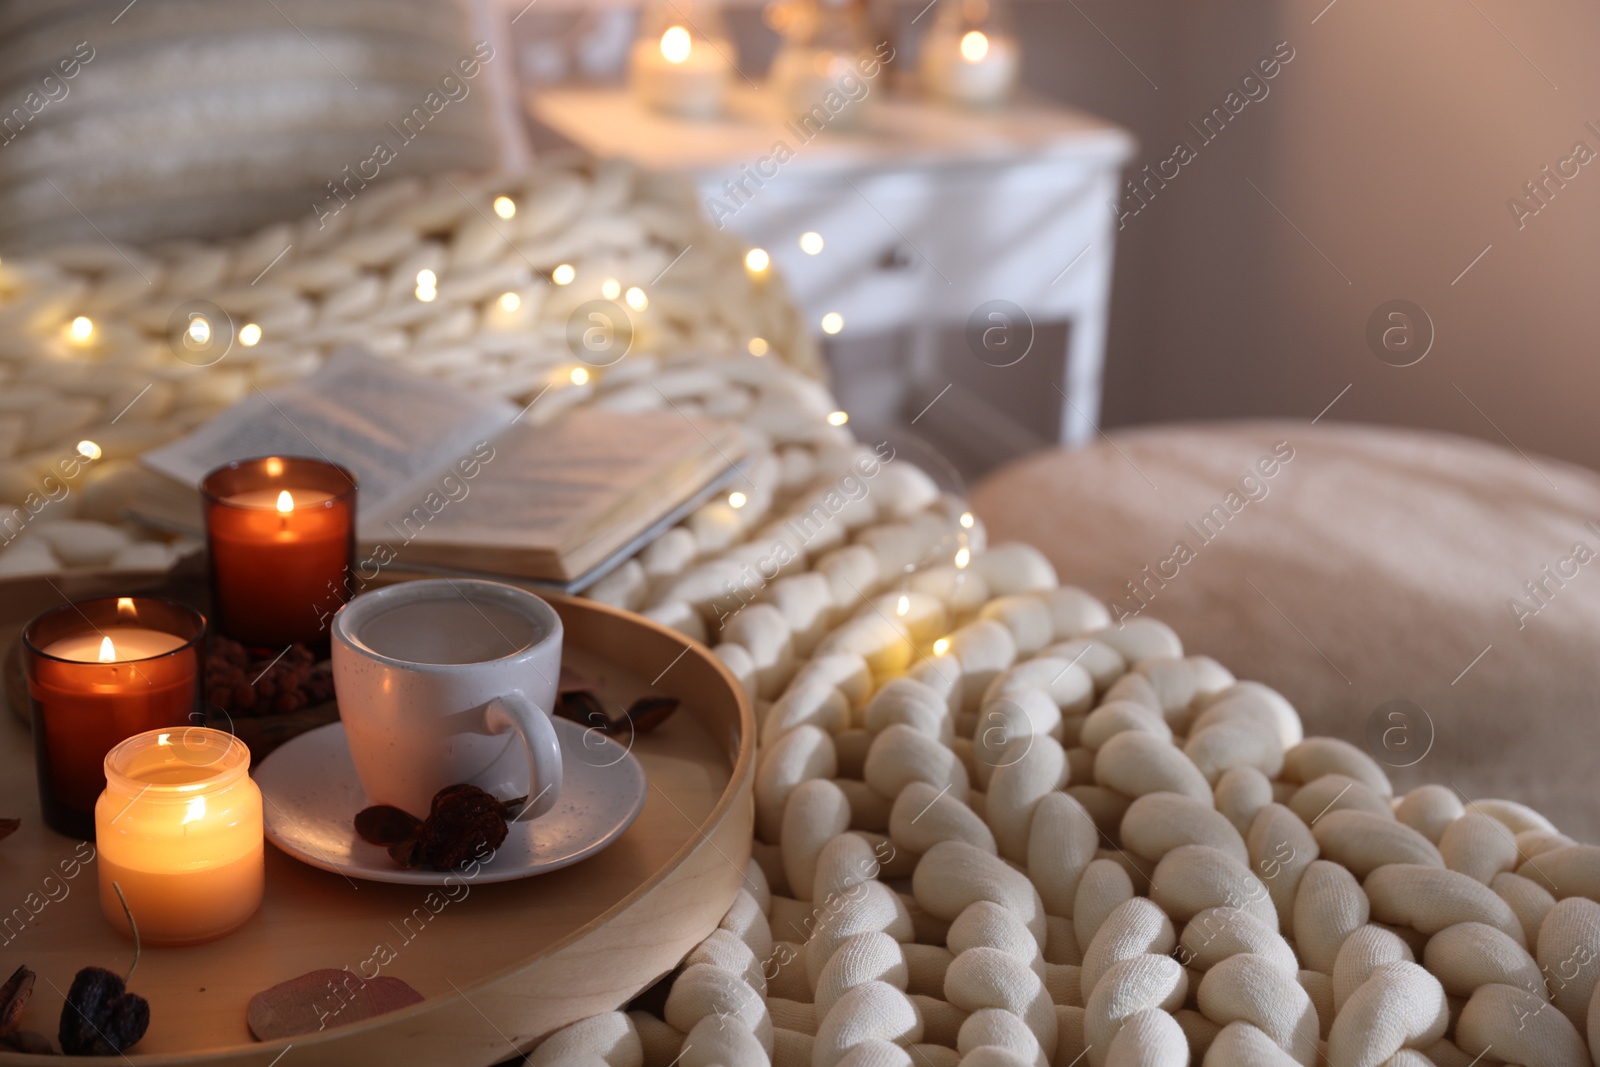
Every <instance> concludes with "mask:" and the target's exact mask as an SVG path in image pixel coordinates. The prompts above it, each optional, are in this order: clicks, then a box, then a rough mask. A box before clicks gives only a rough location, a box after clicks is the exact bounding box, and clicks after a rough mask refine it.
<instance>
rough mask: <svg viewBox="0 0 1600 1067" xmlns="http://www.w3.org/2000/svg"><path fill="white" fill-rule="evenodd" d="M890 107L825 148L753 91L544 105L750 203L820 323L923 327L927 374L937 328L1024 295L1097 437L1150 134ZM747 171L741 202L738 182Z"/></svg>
mask: <svg viewBox="0 0 1600 1067" xmlns="http://www.w3.org/2000/svg"><path fill="white" fill-rule="evenodd" d="M872 103H873V104H874V105H875V106H874V107H873V109H872V110H870V111H869V112H868V113H867V118H866V122H865V125H864V127H863V129H862V130H861V131H860V132H857V133H836V132H833V131H831V130H829V131H824V132H823V133H821V134H820V135H818V136H816V137H814V138H813V139H811V140H809V141H802V139H801V137H800V136H799V135H798V132H797V130H796V128H795V127H794V126H792V125H790V124H787V123H785V121H784V117H783V116H782V115H781V114H780V112H779V110H778V109H777V107H776V105H775V104H774V102H773V101H772V100H771V98H770V97H769V96H768V95H767V94H765V93H763V92H759V91H756V90H754V89H751V88H749V87H741V88H740V89H739V90H736V91H735V92H734V94H733V97H732V100H731V106H730V108H729V114H728V115H727V116H726V117H724V118H722V119H719V120H716V121H713V122H692V121H684V120H680V119H674V118H671V117H667V116H663V115H659V114H656V113H654V112H650V111H647V110H645V109H643V108H641V107H640V106H639V105H638V104H637V103H635V102H634V100H633V99H632V98H631V97H630V96H629V95H628V94H627V93H626V92H625V91H623V90H620V89H613V90H595V89H561V90H547V91H544V92H540V93H538V94H536V95H534V96H532V97H531V98H530V109H531V111H532V113H533V116H534V117H535V118H536V119H537V120H538V121H539V122H541V123H543V124H544V125H546V126H547V127H549V128H551V129H552V130H554V131H555V132H556V133H558V134H560V135H562V136H563V137H565V138H567V139H568V140H570V141H572V142H574V143H576V144H578V145H580V146H581V147H583V148H584V149H585V150H587V151H590V152H592V153H594V154H595V155H598V156H601V157H607V158H609V157H620V158H625V159H629V160H632V161H634V162H636V163H638V164H640V165H642V166H645V167H650V168H652V169H655V170H660V171H667V172H675V173H682V174H686V175H688V176H690V177H691V178H692V179H693V180H694V181H695V182H696V183H697V184H698V186H699V188H700V191H701V197H702V201H703V202H706V203H710V202H711V201H712V200H713V199H715V200H717V201H721V202H722V203H724V204H727V205H729V206H733V207H734V208H735V210H734V212H733V214H732V215H731V216H725V217H723V218H722V222H723V224H724V225H725V226H726V227H727V228H729V229H732V230H734V231H736V232H738V233H739V234H740V235H741V236H743V237H744V238H746V239H748V240H749V242H750V243H751V244H753V245H759V246H761V247H763V248H765V249H767V251H768V252H769V253H770V254H771V256H772V258H773V260H774V262H775V263H776V265H777V266H778V268H779V269H780V270H781V271H782V272H783V274H784V276H785V278H786V279H787V281H788V283H789V285H790V287H791V289H792V291H793V293H794V296H795V299H796V300H797V301H798V302H799V304H800V306H801V308H802V309H803V310H804V312H805V314H806V316H807V318H808V319H809V320H810V321H811V323H812V324H813V327H814V328H817V329H819V330H820V328H821V322H822V319H823V316H824V315H826V314H828V313H830V312H835V313H837V314H839V315H840V316H842V317H843V320H844V329H843V335H844V336H849V335H851V334H870V333H880V332H887V331H891V330H898V329H908V330H910V331H912V336H913V352H914V354H917V353H920V356H914V358H915V359H916V362H917V364H918V369H919V372H920V373H922V374H926V373H928V372H929V367H928V364H929V363H931V353H932V352H933V346H934V332H935V328H937V327H939V326H947V325H955V326H961V325H964V324H966V323H967V322H968V321H969V319H970V317H971V316H972V315H973V313H974V312H975V311H976V310H977V309H978V308H979V306H980V305H982V304H984V303H985V302H987V301H991V300H1004V301H1009V302H1011V303H1012V304H1014V305H1016V306H1017V307H1020V308H1021V309H1022V310H1023V311H1024V312H1026V314H1027V316H1028V317H1030V318H1031V319H1032V320H1033V321H1035V322H1052V321H1060V320H1067V321H1069V322H1070V324H1071V325H1070V329H1069V330H1068V333H1067V336H1068V343H1067V352H1066V355H1065V372H1064V375H1063V381H1062V386H1063V389H1064V391H1065V394H1066V396H1065V398H1064V399H1063V402H1062V405H1061V408H1062V417H1061V424H1060V439H1061V440H1062V441H1063V442H1066V443H1069V444H1076V443H1079V442H1081V441H1083V440H1085V439H1087V438H1088V437H1090V436H1091V435H1092V434H1093V433H1094V432H1095V426H1096V424H1097V421H1098V419H1099V412H1100V387H1101V366H1102V364H1103V362H1104V359H1105V332H1106V317H1107V310H1108V309H1107V305H1108V301H1109V297H1110V289H1111V264H1112V254H1113V251H1114V247H1115V238H1116V220H1115V218H1114V217H1113V215H1112V211H1111V208H1110V206H1109V205H1110V203H1111V202H1112V200H1113V199H1114V198H1115V197H1117V195H1118V192H1119V189H1118V186H1119V184H1120V170H1121V167H1122V165H1123V164H1124V163H1125V162H1126V161H1127V160H1128V159H1129V158H1130V156H1131V155H1132V153H1133V148H1134V142H1133V138H1132V137H1131V135H1129V134H1128V133H1127V132H1125V131H1124V130H1122V129H1121V128H1119V127H1117V126H1114V125H1112V124H1110V123H1108V122H1105V121H1102V120H1100V119H1096V118H1093V117H1092V116H1089V115H1086V114H1084V113H1082V112H1079V111H1074V110H1072V109H1069V108H1065V107H1059V106H1054V105H1045V104H1039V103H1034V102H1029V103H1025V104H1017V105H1014V106H1012V107H1008V108H1005V109H1002V110H989V111H965V110H955V109H951V108H946V107H942V106H938V105H935V104H930V103H924V102H921V101H914V100H903V99H891V98H888V97H883V98H879V99H875V100H873V101H872ZM779 141H782V142H784V143H785V144H786V145H787V146H788V147H789V148H790V149H792V150H793V153H794V154H793V158H792V159H789V160H788V161H787V162H784V163H782V164H781V165H774V163H773V162H769V163H764V164H762V166H761V168H760V169H761V170H762V171H765V172H766V173H767V174H771V175H772V176H771V177H765V178H762V180H761V184H760V185H759V186H758V185H757V184H756V182H754V181H751V180H748V179H747V178H746V176H747V175H748V174H750V173H754V172H756V169H757V163H758V162H759V161H762V160H764V159H768V160H770V159H771V158H772V157H773V149H774V145H775V143H777V142H779ZM747 168H748V169H747ZM774 171H775V173H774ZM740 179H746V184H745V191H744V192H741V193H740V194H739V196H738V198H737V200H736V199H735V198H734V197H732V196H730V194H729V192H728V190H727V188H726V187H725V183H727V182H729V181H734V182H738V181H739V180H740ZM713 206H714V205H713ZM719 214H723V212H722V211H721V209H720V208H718V209H717V210H716V212H715V213H714V214H713V217H717V215H719ZM808 231H814V232H816V233H818V234H820V235H821V236H822V238H823V241H824V249H823V252H822V253H821V254H820V255H808V254H806V252H804V251H802V249H801V247H800V244H799V237H800V235H801V234H802V233H806V232H808ZM994 322H995V323H996V324H997V325H999V324H1001V322H1000V320H994ZM994 336H995V337H996V338H1000V337H1002V336H1003V335H1000V334H996V335H994ZM923 384H924V386H927V385H932V387H933V388H935V389H937V388H938V385H937V383H931V382H924V383H923Z"/></svg>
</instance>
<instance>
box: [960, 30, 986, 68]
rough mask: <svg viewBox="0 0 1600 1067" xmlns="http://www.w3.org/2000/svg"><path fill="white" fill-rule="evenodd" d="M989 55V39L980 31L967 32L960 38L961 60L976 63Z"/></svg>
mask: <svg viewBox="0 0 1600 1067" xmlns="http://www.w3.org/2000/svg"><path fill="white" fill-rule="evenodd" d="M988 54H989V38H988V37H985V36H984V33H983V31H982V30H968V31H967V33H966V34H965V35H964V36H963V37H962V38H961V58H962V59H964V60H966V61H967V62H968V63H976V62H978V60H980V59H982V58H983V57H984V56H986V55H988Z"/></svg>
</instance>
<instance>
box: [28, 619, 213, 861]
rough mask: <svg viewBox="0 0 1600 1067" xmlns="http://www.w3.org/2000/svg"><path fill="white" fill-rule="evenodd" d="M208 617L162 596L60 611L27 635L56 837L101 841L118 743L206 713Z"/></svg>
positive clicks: (42, 768)
mask: <svg viewBox="0 0 1600 1067" xmlns="http://www.w3.org/2000/svg"><path fill="white" fill-rule="evenodd" d="M205 632H206V620H205V617H204V616H202V615H201V614H200V613H199V612H198V611H195V610H194V609H193V608H191V607H188V606H186V605H183V604H179V603H177V602H176V601H172V600H162V599H159V598H156V597H102V598H99V599H96V600H80V601H78V602H77V603H74V604H66V605H63V606H62V607H59V608H54V609H52V610H50V611H47V612H45V613H44V614H42V615H40V616H39V617H38V618H36V619H34V620H33V621H32V622H30V623H29V624H28V626H27V629H25V630H24V631H23V634H22V645H23V658H24V661H25V663H24V667H25V671H26V674H27V679H28V703H29V705H30V708H31V712H32V717H33V750H34V757H35V760H36V763H37V767H38V777H39V805H40V807H41V808H42V809H43V812H44V821H45V823H46V825H48V826H49V827H50V828H51V829H52V830H55V831H56V832H58V833H63V834H67V835H68V836H71V837H78V838H83V839H85V840H93V839H94V830H95V827H94V805H95V799H96V798H97V797H99V795H100V791H101V790H102V789H104V788H105V787H106V779H105V770H104V764H105V758H106V753H107V752H109V751H110V750H111V748H112V746H113V745H115V744H117V742H119V741H121V740H123V739H124V738H127V737H131V736H133V735H134V734H137V733H142V732H144V731H146V730H153V729H156V728H157V727H163V726H165V727H182V726H185V725H187V724H188V723H190V722H191V721H198V720H197V719H193V718H191V717H192V716H198V715H199V713H200V679H201V667H202V660H201V654H202V648H203V644H204V640H203V639H204V637H205Z"/></svg>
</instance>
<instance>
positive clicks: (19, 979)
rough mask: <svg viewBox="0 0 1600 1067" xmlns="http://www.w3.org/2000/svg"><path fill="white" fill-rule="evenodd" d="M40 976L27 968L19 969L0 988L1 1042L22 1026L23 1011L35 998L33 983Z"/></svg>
mask: <svg viewBox="0 0 1600 1067" xmlns="http://www.w3.org/2000/svg"><path fill="white" fill-rule="evenodd" d="M37 978H38V975H36V974H34V973H33V972H32V971H30V970H28V968H26V967H18V968H17V969H16V970H15V971H13V972H11V977H10V978H7V979H6V984H5V985H3V986H0V1041H4V1040H7V1039H9V1038H10V1037H11V1036H12V1035H13V1034H15V1033H16V1032H17V1027H18V1026H20V1025H22V1009H23V1008H25V1007H27V1006H28V998H29V997H31V996H33V983H34V981H35V980H36V979H37Z"/></svg>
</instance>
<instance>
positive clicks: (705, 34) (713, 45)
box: [628, 0, 735, 119]
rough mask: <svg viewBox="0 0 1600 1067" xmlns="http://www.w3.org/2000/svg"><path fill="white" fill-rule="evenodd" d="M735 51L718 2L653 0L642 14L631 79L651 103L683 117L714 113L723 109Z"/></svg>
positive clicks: (631, 60) (704, 116)
mask: <svg viewBox="0 0 1600 1067" xmlns="http://www.w3.org/2000/svg"><path fill="white" fill-rule="evenodd" d="M734 55H735V53H734V48H733V42H732V40H731V39H730V38H729V37H728V31H727V28H726V27H725V26H724V24H723V20H722V11H721V8H720V6H719V5H718V4H716V3H712V2H708V0H652V2H651V3H648V4H646V5H645V7H644V10H643V11H642V12H641V13H640V16H639V35H638V37H637V39H635V41H634V42H633V50H632V51H631V52H630V53H629V54H628V82H629V84H630V85H631V86H632V88H633V92H634V95H636V96H637V97H638V98H639V100H640V102H641V103H643V104H645V106H647V107H652V108H655V109H656V110H657V111H664V112H667V113H668V114H672V115H679V116H681V117H683V118H692V119H708V118H713V117H715V116H716V115H718V114H720V113H721V111H722V103H723V99H724V98H725V97H726V96H727V93H728V83H729V81H731V80H732V75H733V65H734V62H735V58H734Z"/></svg>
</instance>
